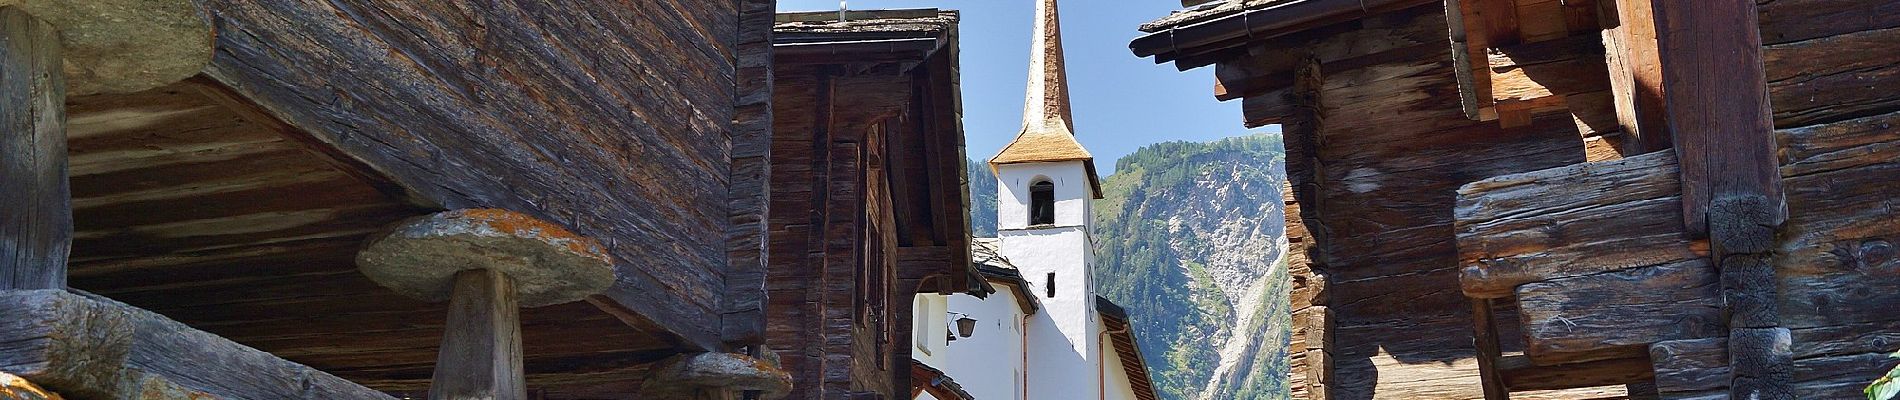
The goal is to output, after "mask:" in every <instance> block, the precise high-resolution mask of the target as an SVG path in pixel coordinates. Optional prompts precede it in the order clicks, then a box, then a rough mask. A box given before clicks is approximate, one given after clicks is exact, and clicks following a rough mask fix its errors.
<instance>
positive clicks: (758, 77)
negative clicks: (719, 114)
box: [720, 0, 777, 345]
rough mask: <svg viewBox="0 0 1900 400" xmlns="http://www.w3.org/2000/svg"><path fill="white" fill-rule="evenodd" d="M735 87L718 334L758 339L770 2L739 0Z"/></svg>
mask: <svg viewBox="0 0 1900 400" xmlns="http://www.w3.org/2000/svg"><path fill="white" fill-rule="evenodd" d="M739 4H740V9H739V38H740V39H739V43H738V45H737V47H736V49H737V53H738V54H737V60H738V71H737V77H738V88H737V90H738V93H736V94H735V96H736V97H737V99H736V103H735V104H734V106H735V109H734V110H733V118H732V168H731V169H730V170H729V172H728V173H727V176H728V181H727V187H726V204H727V206H728V207H729V210H728V214H727V215H728V216H727V221H728V224H727V228H726V230H727V231H726V241H727V245H728V249H727V251H726V264H727V265H728V269H727V271H726V281H725V296H724V297H725V298H724V299H723V300H722V303H723V304H722V308H723V309H722V310H721V315H720V339H721V340H722V341H724V342H726V343H728V344H735V345H756V344H761V343H764V342H765V303H766V301H767V299H766V290H765V276H766V273H765V271H766V269H767V264H768V263H767V262H766V258H767V253H766V251H767V250H766V249H767V246H766V242H767V240H768V239H767V238H768V235H769V233H768V232H767V229H768V225H769V224H767V223H766V222H767V220H768V219H769V218H770V215H771V212H770V210H771V207H770V205H771V202H772V201H771V197H772V88H773V72H772V69H773V67H774V65H773V63H772V60H773V53H772V26H773V21H774V16H775V15H776V14H777V12H776V9H775V8H774V7H775V5H776V4H777V2H774V1H769V0H764V1H761V0H746V1H741V2H739Z"/></svg>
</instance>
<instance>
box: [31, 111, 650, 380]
mask: <svg viewBox="0 0 1900 400" xmlns="http://www.w3.org/2000/svg"><path fill="white" fill-rule="evenodd" d="M68 106H69V114H70V120H71V124H70V132H69V135H70V141H69V152H70V157H71V159H70V160H71V171H72V182H73V197H74V201H73V204H74V224H75V231H76V233H75V240H74V245H73V257H72V264H71V272H70V274H71V284H72V286H73V287H75V288H77V289H81V290H86V291H89V292H92V293H96V294H99V295H103V296H107V297H110V298H112V299H115V300H119V301H123V302H126V303H128V304H131V305H134V306H138V307H140V308H144V309H147V310H152V311H155V312H158V313H160V314H163V315H165V316H167V317H170V318H172V319H176V320H178V321H180V322H184V323H186V324H188V325H190V326H192V327H194V328H198V329H202V330H205V331H208V332H212V333H215V334H218V335H221V336H224V337H226V338H229V339H231V340H233V341H236V342H238V343H242V344H245V345H248V346H252V347H256V348H258V349H261V350H265V351H268V352H270V353H273V354H275V355H277V356H280V357H284V358H286V359H289V360H291V361H295V362H298V363H302V364H305V365H309V366H312V367H315V368H317V369H320V370H324V371H327V372H331V373H334V374H336V375H339V376H341V377H344V378H346V379H350V380H352V381H355V382H358V383H362V384H364V385H368V386H371V387H374V388H377V389H381V390H389V391H420V390H426V388H427V385H428V380H429V375H430V373H431V371H432V368H433V365H434V363H435V356H436V346H437V344H438V342H439V341H440V340H441V339H440V338H441V327H442V323H443V319H444V317H445V316H446V315H447V314H446V311H445V310H444V307H443V305H441V304H428V303H423V302H420V301H416V300H411V299H409V298H407V297H404V296H402V295H400V294H398V293H395V292H393V291H390V290H388V289H384V288H382V287H380V286H378V285H376V284H375V283H374V282H371V281H369V280H368V279H366V278H364V277H363V275H362V274H360V273H359V272H357V269H356V265H355V262H354V258H355V255H356V251H357V249H358V248H359V247H360V245H361V242H362V240H363V239H364V237H365V236H367V235H369V234H371V233H373V232H376V231H379V230H380V229H382V228H383V227H384V226H386V225H388V224H391V223H394V222H395V221H398V220H400V219H403V218H407V217H411V216H417V215H422V214H425V213H428V212H431V209H430V208H427V207H422V206H417V205H414V204H412V203H410V202H408V201H406V200H405V199H404V193H403V192H402V191H401V190H400V189H399V188H396V187H395V186H394V185H392V184H390V183H389V182H388V181H387V180H385V179H383V178H381V177H380V176H379V175H377V174H375V173H374V172H373V171H368V170H367V168H364V167H362V166H361V165H360V164H356V163H355V162H354V161H352V160H350V159H348V158H346V157H343V156H340V155H338V154H335V153H334V152H333V151H332V150H330V149H329V148H328V147H325V146H323V145H321V144H318V143H316V142H315V141H314V139H312V138H310V137H309V136H308V135H307V134H305V133H302V132H300V131H298V130H296V129H294V128H291V127H289V126H287V125H285V124H283V123H281V122H279V121H277V120H275V119H272V118H270V117H269V116H266V115H264V114H262V113H261V112H259V111H258V110H257V109H256V108H255V106H254V105H251V104H249V103H246V102H245V101H244V100H242V99H240V98H238V97H236V96H235V95H232V94H231V93H229V92H228V91H227V90H226V89H224V88H223V87H222V86H220V85H219V84H217V83H215V82H211V81H208V80H202V79H200V80H192V81H187V82H184V83H180V84H175V85H172V86H169V87H163V88H159V89H154V90H151V91H147V92H142V93H136V94H130V95H96V96H89V97H81V98H74V99H71V100H70V101H69V102H68ZM522 319H523V334H524V337H525V346H526V352H527V353H526V354H527V367H528V371H529V372H530V377H529V379H530V385H531V386H532V387H534V388H537V389H541V390H547V391H550V392H552V393H564V392H569V391H574V392H576V393H585V394H590V395H591V394H601V393H596V392H594V391H595V390H607V391H608V392H609V393H612V391H613V390H615V388H613V386H614V384H615V383H616V382H619V384H620V385H621V386H625V387H622V388H620V389H626V388H631V387H632V386H629V385H633V384H634V383H633V382H628V380H629V379H637V377H639V376H641V374H640V373H638V371H639V370H640V369H641V368H643V367H642V366H640V364H641V363H643V362H649V361H654V360H657V358H659V357H664V356H666V355H670V354H671V353H672V351H671V350H672V349H673V348H674V347H675V345H674V344H673V343H670V342H669V341H667V340H663V339H661V338H662V336H654V335H649V334H646V333H643V332H640V331H638V330H635V329H633V328H630V327H628V326H627V325H626V324H625V323H623V322H621V321H620V320H618V319H616V318H614V317H613V316H610V315H608V314H606V313H603V312H601V311H600V310H599V309H597V308H596V307H594V306H593V305H590V304H588V303H585V302H577V303H569V304H563V305H557V306H552V307H546V308H537V309H528V310H524V311H523V312H522ZM575 337H587V338H590V340H584V341H577V340H571V339H572V338H575Z"/></svg>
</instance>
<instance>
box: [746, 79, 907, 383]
mask: <svg viewBox="0 0 1900 400" xmlns="http://www.w3.org/2000/svg"><path fill="white" fill-rule="evenodd" d="M776 79H777V81H778V82H777V86H778V91H777V93H775V94H774V96H773V97H774V101H773V109H774V110H773V113H774V114H775V116H776V123H775V124H774V125H775V128H774V132H773V140H772V182H771V185H772V194H773V195H772V205H771V207H772V208H773V209H775V210H809V211H806V212H795V213H794V212H780V213H775V214H773V215H772V216H771V219H770V224H769V234H770V236H769V237H770V238H771V243H770V249H771V252H770V255H769V262H770V264H769V265H771V266H772V268H771V270H770V273H769V275H768V279H767V288H768V289H769V293H768V296H769V297H770V302H769V303H768V304H767V313H768V315H769V316H770V318H769V320H768V324H767V340H768V342H767V343H768V347H770V348H771V349H772V350H775V351H777V352H778V353H779V357H780V358H781V359H782V360H783V362H784V364H785V369H786V370H787V371H789V372H791V373H792V374H793V380H794V381H796V382H798V385H796V386H795V387H794V388H793V392H792V393H791V395H790V396H788V397H787V398H791V399H817V398H848V396H854V395H865V394H873V393H876V394H883V395H884V396H886V397H887V398H889V397H890V396H892V394H894V393H900V392H902V390H896V389H894V385H893V383H894V379H893V377H894V373H893V372H891V371H893V369H892V368H895V367H903V368H898V370H902V371H906V372H907V371H908V364H898V363H896V361H899V360H897V359H896V357H895V356H894V355H895V351H894V348H893V346H902V344H903V343H904V342H903V341H899V340H894V339H893V338H894V337H895V333H896V332H895V330H894V325H897V324H907V321H909V320H910V319H909V315H908V313H902V314H901V315H899V314H898V313H893V312H892V311H893V309H892V307H894V306H897V305H898V303H906V304H907V303H908V301H907V299H908V298H909V296H904V297H903V299H902V300H903V301H894V300H892V299H893V298H895V297H897V295H896V293H898V291H897V290H896V286H895V281H896V280H895V272H896V271H897V258H898V254H897V253H898V251H897V245H898V241H897V230H896V229H894V227H895V219H896V215H895V214H894V212H895V210H894V209H893V208H892V205H891V200H892V199H891V196H890V189H891V188H890V187H889V186H887V185H886V184H885V182H888V180H887V179H888V178H887V176H886V174H885V173H886V172H887V171H886V169H885V166H886V165H890V164H891V163H892V162H893V161H892V160H890V159H888V158H886V155H887V154H888V153H887V149H888V148H887V147H885V146H884V144H885V143H887V142H888V141H889V140H890V139H891V136H892V135H901V134H905V133H901V132H903V130H902V127H903V126H904V125H903V124H902V121H904V115H905V111H906V109H907V106H909V105H910V99H911V91H910V89H911V86H912V83H911V78H910V75H908V74H901V73H883V74H875V73H873V74H848V73H845V72H844V71H843V70H842V69H839V68H836V67H835V66H829V65H827V66H818V67H805V68H795V69H790V70H783V71H779V72H778V76H777V78H776ZM916 155H918V154H906V155H905V156H916ZM893 343H895V345H894V344H893ZM904 389H908V388H904Z"/></svg>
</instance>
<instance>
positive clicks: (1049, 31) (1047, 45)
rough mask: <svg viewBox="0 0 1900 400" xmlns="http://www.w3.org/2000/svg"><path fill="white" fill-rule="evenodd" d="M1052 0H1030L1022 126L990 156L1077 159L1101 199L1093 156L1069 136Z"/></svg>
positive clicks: (1011, 160) (1071, 123) (1007, 160)
mask: <svg viewBox="0 0 1900 400" xmlns="http://www.w3.org/2000/svg"><path fill="white" fill-rule="evenodd" d="M1056 1H1057V0H1036V32H1035V38H1034V40H1035V41H1034V42H1032V43H1031V44H1030V45H1029V90H1028V92H1029V93H1028V95H1027V96H1025V97H1026V99H1025V100H1026V101H1025V102H1024V104H1023V130H1022V132H1018V133H1017V134H1016V139H1015V140H1011V141H1010V142H1009V144H1007V145H1003V151H1001V152H998V153H996V157H991V158H990V168H992V169H995V168H997V166H1000V165H1007V164H1022V163H1044V162H1065V161H1080V162H1082V167H1083V169H1084V170H1086V171H1087V174H1088V184H1089V189H1090V191H1091V192H1094V195H1095V196H1094V198H1097V199H1099V198H1102V184H1101V181H1102V180H1101V178H1100V177H1099V176H1098V175H1096V174H1095V156H1093V155H1090V154H1089V151H1088V149H1084V148H1082V143H1081V142H1077V141H1076V140H1075V128H1074V127H1075V117H1074V116H1073V115H1071V113H1070V111H1069V74H1068V72H1066V71H1064V70H1063V61H1064V60H1063V59H1062V20H1061V15H1060V13H1058V12H1056Z"/></svg>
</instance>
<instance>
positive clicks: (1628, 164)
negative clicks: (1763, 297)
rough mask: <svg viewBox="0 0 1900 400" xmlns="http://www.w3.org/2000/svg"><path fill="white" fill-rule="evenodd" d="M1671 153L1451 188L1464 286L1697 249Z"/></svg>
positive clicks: (1473, 292)
mask: <svg viewBox="0 0 1900 400" xmlns="http://www.w3.org/2000/svg"><path fill="white" fill-rule="evenodd" d="M1674 158H1675V157H1674V155H1673V154H1670V153H1669V152H1655V153H1649V154H1644V155H1641V156H1636V157H1630V158H1625V159H1621V160H1616V161H1609V162H1601V163H1587V164H1577V165H1572V166H1568V167H1562V168H1553V169H1547V170H1541V171H1532V172H1526V173H1522V174H1514V175H1505V176H1500V177H1495V178H1491V179H1486V180H1483V181H1478V182H1473V183H1470V184H1467V185H1465V186H1464V187H1462V188H1459V190H1458V193H1459V199H1458V206H1457V208H1456V209H1455V210H1454V211H1453V214H1454V215H1455V217H1456V218H1457V222H1456V225H1455V226H1456V229H1457V237H1458V252H1459V257H1460V260H1461V263H1462V265H1464V271H1463V277H1462V278H1461V280H1460V281H1461V282H1462V284H1463V287H1464V292H1465V295H1467V296H1471V297H1480V298H1500V297H1508V296H1511V295H1513V294H1514V290H1515V289H1516V288H1517V286H1518V285H1522V284H1526V283H1531V282H1536V281H1542V280H1548V279H1556V278H1563V277H1571V276H1583V275H1589V274H1595V273H1601V272H1608V271H1614V270H1619V269H1625V268H1635V267H1643V266H1651V265H1661V264H1667V263H1672V262H1679V261H1684V260H1689V259H1694V258H1698V257H1703V256H1706V255H1707V245H1706V244H1703V243H1701V242H1698V241H1695V240H1692V239H1691V238H1690V237H1689V236H1688V235H1687V234H1686V233H1684V232H1683V230H1682V224H1680V223H1678V222H1679V221H1681V218H1680V213H1681V212H1682V208H1681V207H1680V206H1678V202H1679V201H1680V200H1678V197H1677V187H1679V186H1678V184H1677V176H1676V174H1675V171H1676V167H1675V160H1674Z"/></svg>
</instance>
